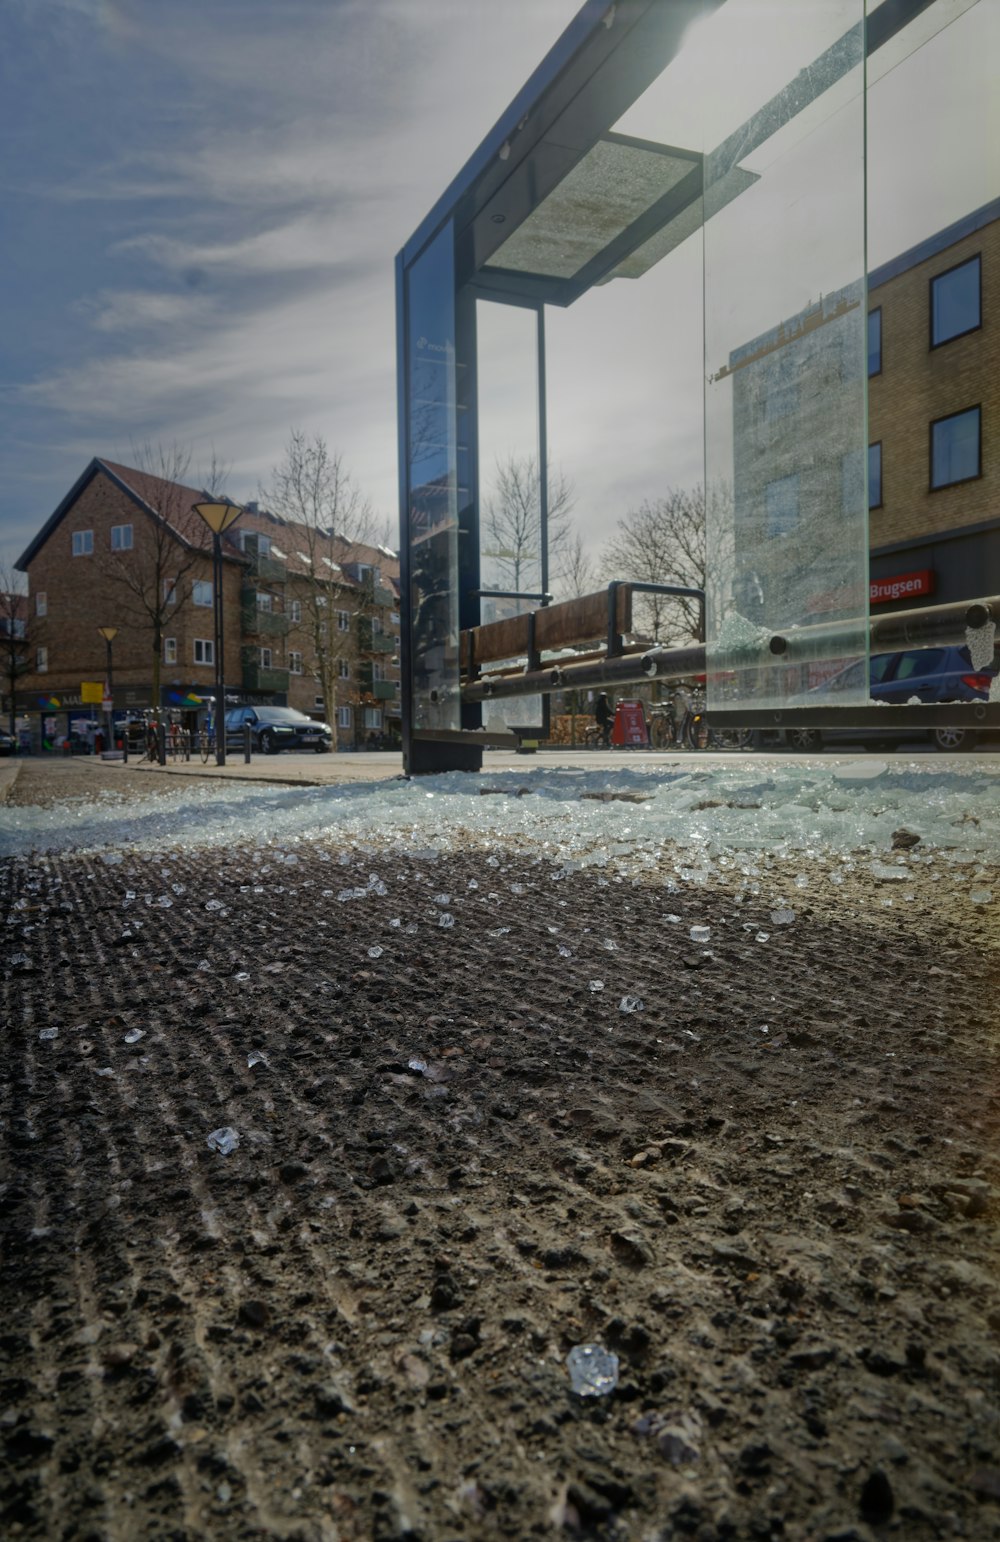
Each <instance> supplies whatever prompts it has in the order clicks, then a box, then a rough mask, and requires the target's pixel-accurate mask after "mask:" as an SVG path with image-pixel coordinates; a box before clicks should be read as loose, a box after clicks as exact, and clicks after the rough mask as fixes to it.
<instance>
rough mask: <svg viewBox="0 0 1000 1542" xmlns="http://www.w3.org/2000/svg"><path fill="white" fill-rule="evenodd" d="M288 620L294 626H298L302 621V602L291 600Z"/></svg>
mask: <svg viewBox="0 0 1000 1542" xmlns="http://www.w3.org/2000/svg"><path fill="white" fill-rule="evenodd" d="M288 619H289V621H290V622H291V623H292V625H293V626H297V625H298V623H299V622H300V621H301V620H302V601H301V600H289V602H288Z"/></svg>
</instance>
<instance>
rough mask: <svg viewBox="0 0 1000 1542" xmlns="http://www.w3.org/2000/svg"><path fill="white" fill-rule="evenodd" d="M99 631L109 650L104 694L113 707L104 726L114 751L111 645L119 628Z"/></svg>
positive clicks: (108, 627)
mask: <svg viewBox="0 0 1000 1542" xmlns="http://www.w3.org/2000/svg"><path fill="white" fill-rule="evenodd" d="M97 630H98V631H99V632H100V634H101V636H102V637H103V638H104V646H105V648H106V649H107V655H108V657H107V664H106V666H105V671H104V672H105V676H106V679H105V689H104V694H105V696H106V697H107V699H108V701H109V702H110V703H111V706H110V707H109V709H108V710H107V711H106V712H105V714H104V726H105V729H106V731H107V736H108V749H109V750H113V749H114V747H115V679H114V673H113V669H112V661H111V644H112V643H113V642H114V640H115V638H116V637H117V636H118V628H117V627H116V626H99V627H98V628H97Z"/></svg>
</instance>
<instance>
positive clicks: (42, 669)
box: [35, 648, 49, 675]
mask: <svg viewBox="0 0 1000 1542" xmlns="http://www.w3.org/2000/svg"><path fill="white" fill-rule="evenodd" d="M48 667H49V650H48V648H36V649H35V669H36V670H37V672H38V673H39V674H40V675H44V674H45V673H46V671H47V670H48Z"/></svg>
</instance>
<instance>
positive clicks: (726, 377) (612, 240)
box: [396, 0, 1000, 772]
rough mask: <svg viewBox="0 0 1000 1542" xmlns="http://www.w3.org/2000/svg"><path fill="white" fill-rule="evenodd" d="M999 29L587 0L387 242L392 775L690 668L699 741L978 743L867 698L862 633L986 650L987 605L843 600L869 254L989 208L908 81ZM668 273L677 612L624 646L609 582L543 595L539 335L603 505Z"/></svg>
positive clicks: (635, 446)
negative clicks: (580, 421) (934, 737)
mask: <svg viewBox="0 0 1000 1542" xmlns="http://www.w3.org/2000/svg"><path fill="white" fill-rule="evenodd" d="M996 29H997V8H994V7H992V6H991V0H879V3H867V4H866V3H865V0H796V3H795V4H794V5H791V4H788V3H787V0H616V3H609V0H588V3H586V4H585V5H583V7H582V9H581V10H580V12H579V13H578V15H577V16H576V18H575V19H574V20H573V22H572V23H571V25H570V26H569V27H568V28H567V29H566V31H565V33H564V34H563V35H562V37H561V38H560V39H559V40H558V42H557V43H556V44H555V46H554V47H553V48H552V50H551V51H550V52H549V54H548V55H547V56H546V58H545V59H544V60H543V61H542V62H541V63H540V65H539V66H538V68H537V69H536V71H535V72H534V74H533V75H532V76H531V78H530V79H529V80H528V82H527V84H526V85H525V86H524V88H523V90H522V91H521V92H520V93H519V95H518V96H517V97H516V98H515V99H514V101H513V102H512V103H511V105H510V106H509V108H508V109H507V111H506V112H505V113H504V115H503V116H502V117H501V119H500V121H499V122H498V123H497V124H496V126H495V128H494V129H493V130H492V132H491V133H490V134H489V135H488V136H487V138H486V139H485V140H484V141H483V143H482V144H481V145H480V146H479V148H478V149H477V150H476V151H475V153H474V154H473V155H472V156H471V158H470V159H469V160H468V161H467V163H466V165H465V166H464V168H463V169H462V171H461V172H460V173H459V175H458V176H457V177H456V178H455V180H454V181H453V182H452V183H451V184H450V186H449V187H448V188H447V189H446V190H445V192H444V193H443V194H442V196H441V198H440V199H439V201H438V202H437V203H436V204H435V206H434V208H433V209H432V210H431V211H430V213H429V214H428V215H427V217H426V219H425V220H424V221H423V223H422V224H421V225H420V227H419V228H418V229H417V231H416V232H415V233H414V234H413V236H412V237H411V238H410V240H409V241H408V242H407V243H406V245H405V246H404V248H403V250H402V251H401V252H400V253H399V256H398V258H397V264H396V284H397V328H398V330H397V338H398V354H397V356H398V400H399V416H398V423H399V466H400V509H401V532H400V561H401V581H402V607H401V609H402V617H401V620H402V628H401V665H402V720H403V739H404V759H405V763H406V766H407V769H408V770H409V771H411V772H424V771H434V770H446V769H477V768H478V767H479V766H480V764H481V756H482V750H483V747H484V745H487V744H491V743H501V742H505V740H506V741H507V742H513V741H514V740H515V739H516V738H517V737H524V736H530V735H532V734H538V733H541V732H544V727H545V723H546V703H547V699H548V695H549V693H551V692H552V691H553V690H557V689H565V688H567V687H568V686H571V685H579V686H590V685H595V684H600V683H605V682H614V683H616V684H617V683H618V682H624V681H626V680H628V679H632V680H640V679H649V678H656V677H657V676H660V677H663V678H665V677H667V676H671V675H677V674H683V673H690V672H694V671H697V672H701V673H704V674H705V675H706V677H707V699H708V709H709V713H710V715H711V717H712V718H713V720H717V721H719V722H722V723H723V724H724V723H726V722H735V721H739V722H740V723H742V724H747V725H750V726H769V725H774V724H792V723H801V722H810V721H815V720H816V719H817V716H818V715H825V716H829V714H830V713H831V712H832V713H835V714H837V715H838V716H837V720H838V721H840V722H843V723H847V721H848V718H847V716H846V715H847V714H851V715H852V717H851V721H852V722H853V721H854V720H855V719H856V718H857V715H858V714H860V715H861V717H860V719H858V720H863V721H864V722H865V723H869V722H871V723H873V724H874V723H876V722H877V721H878V720H879V716H880V714H881V715H882V716H883V717H884V715H885V714H890V715H891V721H892V723H893V725H894V726H898V725H899V724H900V723H901V722H902V721H903V719H902V718H901V716H900V714H904V715H905V714H915V715H916V717H917V718H919V720H920V721H921V722H924V721H928V720H930V719H933V720H935V721H941V722H945V721H947V722H949V723H963V722H975V723H977V724H990V725H997V726H1000V701H975V702H963V703H954V704H947V705H940V704H939V705H936V706H930V705H926V704H904V705H898V706H893V707H883V706H878V705H873V704H872V703H871V702H870V700H869V697H870V684H869V658H870V656H871V655H872V654H878V653H880V652H881V651H884V650H885V649H886V648H888V647H892V646H910V647H920V646H922V645H927V644H929V643H931V642H935V641H943V640H946V639H947V640H949V641H952V642H956V641H957V642H960V643H968V644H969V645H970V646H971V647H972V648H973V651H974V652H975V654H976V655H977V657H985V656H989V657H990V658H991V659H992V656H993V640H994V623H995V621H996V619H997V618H998V616H1000V599H998V598H997V596H996V592H995V591H994V593H993V594H992V595H991V594H990V593H989V592H988V589H987V591H985V592H978V591H977V590H976V589H975V588H972V589H970V591H969V592H968V593H967V594H963V595H962V596H961V598H960V599H957V600H955V599H953V600H951V601H949V602H948V603H946V604H937V605H923V606H919V607H914V606H912V605H910V606H908V607H907V606H905V605H904V606H902V607H901V606H896V608H895V609H894V610H893V612H892V613H891V614H880V615H878V616H875V617H874V618H873V616H872V615H871V614H870V610H869V595H870V572H869V510H870V507H871V504H872V498H873V491H874V481H873V478H874V477H875V476H876V475H877V474H878V475H880V467H879V466H877V465H876V464H875V463H874V462H873V446H872V445H871V443H870V437H869V423H868V393H869V380H870V378H871V375H872V358H873V355H872V348H873V343H875V342H877V343H878V346H879V349H880V348H881V338H880V336H879V337H878V338H875V337H874V335H873V334H874V332H875V331H876V330H877V328H876V322H875V321H874V320H873V317H874V316H876V315H877V317H878V323H879V324H880V323H881V313H880V312H877V313H876V312H873V311H872V310H871V308H870V304H869V279H870V273H871V266H872V264H873V263H880V262H883V261H884V259H885V258H886V257H887V256H892V255H893V254H894V250H895V248H894V244H893V243H894V242H896V243H897V245H898V242H899V241H900V240H904V239H906V238H907V233H908V232H909V231H911V230H912V232H913V234H914V237H915V238H919V237H920V236H921V235H922V234H924V235H930V234H932V232H933V231H934V230H938V229H941V228H943V227H945V226H948V225H949V224H950V223H952V222H954V221H955V220H956V219H958V218H960V217H961V216H963V215H965V214H966V213H967V212H968V211H969V210H971V209H974V208H981V207H983V206H986V205H987V204H988V203H989V200H990V199H995V198H996V196H997V192H998V190H1000V189H998V187H997V185H996V183H997V162H996V156H995V152H994V151H993V150H992V149H991V148H990V145H991V139H990V129H989V124H988V122H986V121H984V119H983V109H982V105H981V102H980V101H978V100H977V99H976V97H975V93H974V92H973V93H969V100H968V103H967V105H966V106H965V107H963V109H962V111H961V112H960V111H958V110H956V109H955V108H953V107H950V106H948V105H946V104H942V106H941V109H940V118H939V121H938V122H937V123H935V121H934V117H935V112H936V107H935V94H934V92H933V91H930V90H929V89H928V82H929V81H932V80H933V78H934V71H935V69H937V70H940V71H944V70H945V69H946V70H947V72H948V78H949V79H951V78H952V77H953V74H954V72H955V69H956V61H958V63H959V64H960V63H961V60H962V59H963V58H967V59H968V61H970V62H971V60H972V59H973V58H974V57H975V56H976V54H977V53H979V52H980V51H981V50H982V49H983V48H984V47H989V46H992V45H993V44H995V43H996V41H997V39H996ZM991 40H992V44H991ZM996 56H997V55H996V54H994V57H996ZM963 112H964V117H963V116H962V113H963ZM924 143H931V144H932V145H934V146H935V147H936V153H934V154H926V153H923V152H922V150H921V146H922V145H923V144H924ZM994 143H995V141H994ZM918 210H919V215H918V213H917V211H918ZM897 231H899V232H901V234H900V235H899V236H898V237H897V234H896V232H897ZM692 254H693V255H692ZM685 286H687V288H688V290H690V294H691V305H692V306H695V305H697V306H698V307H700V311H701V315H702V317H703V324H702V336H701V349H702V354H701V365H702V368H701V371H700V380H699V381H698V385H697V389H698V390H699V391H700V392H701V393H702V394H703V402H702V404H701V405H702V413H701V428H700V440H699V442H698V444H697V455H698V471H699V477H698V480H699V481H700V482H701V484H702V486H703V487H704V489H705V522H706V549H707V563H706V572H705V583H704V592H703V595H702V596H700V597H699V598H700V599H701V602H702V606H703V609H702V617H703V622H702V629H701V635H700V636H699V637H697V638H695V639H694V640H693V641H692V642H690V643H689V644H688V645H687V646H685V647H677V648H670V647H663V646H657V647H649V646H644V645H643V644H642V641H641V639H640V640H639V641H638V642H636V641H635V639H634V638H632V637H631V635H630V633H631V626H632V623H631V611H630V605H631V595H632V590H633V589H634V587H635V586H630V585H627V584H617V583H615V582H613V581H615V580H619V579H621V578H622V575H621V574H615V573H607V574H605V575H603V577H604V579H605V580H606V581H608V582H609V588H608V590H607V594H606V595H603V596H596V597H595V596H591V597H590V602H589V604H584V602H582V601H580V602H579V603H578V604H577V605H576V607H575V608H573V607H567V606H565V605H562V606H559V605H555V606H553V605H550V603H549V602H550V600H551V598H552V596H551V589H552V571H551V554H550V550H549V547H550V539H549V537H550V527H551V525H552V521H553V517H554V511H553V508H552V503H553V499H554V498H558V496H559V485H558V481H557V479H554V476H553V467H552V466H551V465H550V449H549V441H550V436H551V423H552V419H553V417H554V416H556V415H557V409H558V407H559V400H558V399H557V398H556V397H555V396H554V395H553V386H552V384H551V382H552V378H553V369H552V353H553V350H554V347H555V346H556V344H555V343H554V341H553V339H554V337H555V335H556V334H557V336H558V347H559V348H560V349H561V350H563V353H564V354H565V352H566V350H569V354H570V357H571V359H572V360H573V361H574V367H575V373H576V376H577V377H579V378H580V380H581V390H582V389H584V377H586V376H587V375H588V374H589V375H590V376H591V377H592V378H591V379H590V382H589V387H590V396H589V398H588V400H589V403H590V408H589V410H590V411H591V413H592V420H591V421H592V423H593V434H592V436H591V437H592V438H594V439H600V441H601V445H602V447H603V449H604V450H605V452H606V457H607V461H608V466H609V475H608V486H609V487H611V488H612V489H613V488H614V483H615V477H616V476H618V477H619V478H620V482H621V485H622V489H623V493H622V496H623V498H624V497H625V496H626V490H627V489H629V488H630V487H632V486H633V482H632V481H631V480H630V478H631V473H632V469H633V468H634V466H635V465H636V464H637V462H638V461H639V460H640V459H641V458H642V456H643V455H644V454H648V453H649V452H650V450H651V449H652V453H653V454H654V456H655V453H656V448H655V445H653V446H651V445H650V443H649V440H650V439H655V438H656V436H657V435H658V434H659V433H660V431H661V423H662V422H663V420H664V419H666V418H667V417H668V416H669V412H670V401H671V394H670V393H671V387H670V372H671V367H672V360H673V352H674V349H673V343H672V336H671V325H672V323H671V321H670V318H671V317H676V316H677V315H678V314H679V313H678V296H679V294H680V292H681V291H682V290H683V289H684V288H685ZM682 303H683V302H682ZM574 328H575V332H574V330H573V329H574ZM633 358H634V359H635V361H636V367H635V369H631V367H630V361H631V360H632V359H633ZM640 360H641V368H640V363H639V361H640ZM612 365H613V368H612ZM657 371H659V372H660V373H659V374H657ZM643 372H645V373H643ZM566 377H567V371H566V367H565V360H564V363H563V368H562V376H561V378H562V379H563V380H565V378H566ZM560 389H561V390H562V389H564V387H560ZM969 391H970V394H971V395H973V396H974V395H975V387H974V385H972V384H970V386H969ZM977 410H978V409H977ZM658 412H659V416H658ZM667 442H668V436H666V435H665V443H667ZM673 453H674V454H675V455H676V450H675V451H674V452H673ZM962 453H968V452H967V451H963V450H962V447H961V445H959V446H958V448H957V449H956V451H955V454H956V455H960V454H962ZM979 453H980V457H981V454H982V445H981V443H980V448H979ZM670 454H671V452H670V451H669V448H668V449H665V452H664V466H663V470H664V476H665V478H668V477H669V476H670V475H671V472H672V467H671V465H670V464H669V461H670ZM498 480H499V483H500V484H501V486H500V488H499V492H498V490H497V485H496V484H497V482H498ZM488 484H489V485H488ZM498 496H502V499H503V518H502V520H500V521H498V520H497V518H496V517H495V507H496V505H495V502H491V500H495V499H496V498H497V497H498ZM609 503H611V504H613V503H614V494H613V492H612V494H611V495H610V496H609ZM487 510H491V511H494V512H491V514H490V517H487ZM617 511H618V510H617V508H616V507H609V508H608V511H607V512H608V518H609V520H610V519H612V518H613V516H614V514H615V513H616V512H617ZM563 528H565V521H563ZM996 588H997V589H1000V583H998V584H997V586H996ZM598 634H599V635H598ZM588 640H589V644H588ZM834 676H835V677H836V679H837V681H838V688H837V690H836V693H835V694H832V695H828V696H825V697H824V698H823V700H822V701H821V702H816V700H815V697H811V696H810V692H811V690H813V689H814V682H815V681H816V680H817V679H829V678H832V677H834ZM887 720H888V719H887Z"/></svg>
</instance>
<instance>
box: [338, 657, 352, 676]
mask: <svg viewBox="0 0 1000 1542" xmlns="http://www.w3.org/2000/svg"><path fill="white" fill-rule="evenodd" d="M337 674H338V676H339V677H340V679H341V680H349V679H350V678H351V663H350V660H349V659H338V660H337Z"/></svg>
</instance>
